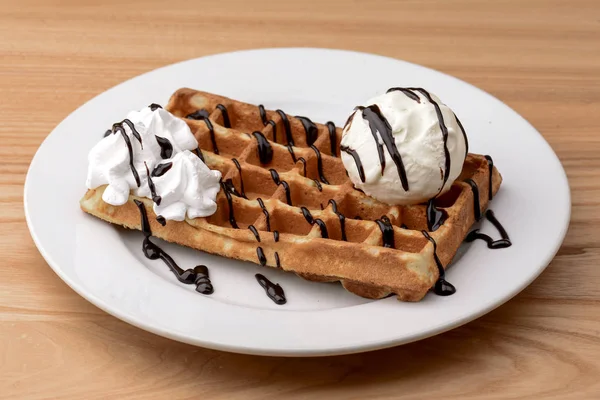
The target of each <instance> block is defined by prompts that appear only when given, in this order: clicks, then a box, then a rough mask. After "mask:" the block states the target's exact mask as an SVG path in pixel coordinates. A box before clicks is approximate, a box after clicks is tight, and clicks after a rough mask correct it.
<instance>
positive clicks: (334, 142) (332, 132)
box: [326, 121, 337, 157]
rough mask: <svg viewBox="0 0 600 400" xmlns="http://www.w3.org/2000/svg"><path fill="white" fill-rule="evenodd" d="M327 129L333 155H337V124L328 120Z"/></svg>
mask: <svg viewBox="0 0 600 400" xmlns="http://www.w3.org/2000/svg"><path fill="white" fill-rule="evenodd" d="M326 125H327V129H328V130H329V146H330V148H331V156H332V157H337V149H336V147H337V133H336V130H335V124H334V123H333V122H331V121H328V122H327V124H326Z"/></svg>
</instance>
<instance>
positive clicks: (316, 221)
mask: <svg viewBox="0 0 600 400" xmlns="http://www.w3.org/2000/svg"><path fill="white" fill-rule="evenodd" d="M300 209H301V210H302V215H304V219H306V222H308V223H309V224H311V225H314V224H317V225H319V228H320V229H321V237H322V238H324V239H328V238H329V233H328V232H327V225H325V222H323V220H322V219H320V218H313V216H312V214H311V213H310V211H308V208H306V207H300Z"/></svg>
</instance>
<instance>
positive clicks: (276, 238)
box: [273, 231, 279, 243]
mask: <svg viewBox="0 0 600 400" xmlns="http://www.w3.org/2000/svg"><path fill="white" fill-rule="evenodd" d="M273 240H274V241H275V243H277V242H279V231H273Z"/></svg>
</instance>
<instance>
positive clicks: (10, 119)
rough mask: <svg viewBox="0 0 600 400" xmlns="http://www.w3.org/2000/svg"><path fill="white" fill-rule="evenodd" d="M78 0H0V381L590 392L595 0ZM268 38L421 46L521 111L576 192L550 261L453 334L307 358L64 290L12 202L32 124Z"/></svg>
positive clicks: (598, 205)
mask: <svg viewBox="0 0 600 400" xmlns="http://www.w3.org/2000/svg"><path fill="white" fill-rule="evenodd" d="M84 3H86V2H83V1H76V0H71V1H56V0H55V1H38V2H33V1H29V0H18V1H15V0H8V1H6V0H0V32H1V34H0V55H1V57H2V62H1V63H0V90H1V93H2V97H1V100H0V109H1V110H2V114H1V115H2V118H1V123H0V152H1V153H0V156H1V157H0V160H1V164H2V174H1V175H0V222H1V224H2V225H1V226H2V233H1V237H0V246H1V251H2V254H3V260H4V261H3V265H2V268H1V269H0V398H2V399H42V398H44V399H45V398H48V399H50V398H52V399H56V398H61V399H106V398H118V399H142V398H143V399H166V398H190V399H192V398H202V399H271V398H273V399H281V398H284V399H286V398H291V399H309V398H310V399H313V398H327V399H391V398H403V399H422V398H443V399H446V400H449V399H503V398H515V399H516V398H519V399H539V398H551V399H586V398H587V399H592V398H595V399H597V398H600V384H599V381H600V379H599V374H600V340H599V334H600V288H599V283H600V246H599V244H600V243H599V238H600V217H599V215H600V213H599V212H600V131H599V130H600V128H599V126H600V124H599V122H598V118H599V113H600V107H599V104H600V103H599V101H600V83H599V82H600V3H599V2H598V1H597V0H589V1H571V2H567V1H563V0H555V1H541V0H531V1H521V0H495V1H493V2H487V1H476V0H462V1H443V0H439V1H422V2H417V1H405V2H400V1H397V2H392V1H389V2H385V1H371V2H367V1H364V2H348V3H346V4H339V3H337V2H335V1H318V0H317V1H303V2H302V6H300V5H297V6H292V5H291V4H289V3H288V2H284V1H279V2H272V3H273V4H270V5H269V4H267V2H264V1H259V0H255V1H252V2H245V1H241V0H238V1H233V2H228V1H225V0H223V1H211V2H203V3H202V4H200V2H187V3H184V2H178V1H176V0H170V1H163V2H155V3H153V4H151V3H152V2H150V1H130V2H124V1H112V0H104V1H94V2H90V3H96V4H95V5H91V4H90V5H84ZM125 3H131V5H125ZM178 3H180V4H178ZM299 3H300V2H299ZM86 4H87V3H86ZM275 46H314V47H331V48H343V49H351V50H359V51H365V52H373V53H378V54H383V55H387V56H391V57H396V58H401V59H404V60H408V61H412V62H415V63H419V64H423V65H426V66H429V67H432V68H435V69H438V70H441V71H444V72H446V73H449V74H452V75H455V76H457V77H459V78H461V79H464V80H466V81H468V82H470V83H472V84H474V85H477V86H479V87H481V88H482V89H484V90H486V91H488V92H490V93H492V94H493V95H495V96H497V97H498V98H500V99H501V100H503V101H504V102H506V103H507V104H508V105H509V106H511V107H513V108H514V109H515V110H517V112H519V113H521V114H522V115H523V116H525V118H527V119H528V120H529V121H531V123H532V124H533V125H534V126H536V127H537V128H538V129H539V130H540V131H541V132H542V134H543V135H544V137H545V138H546V140H548V142H550V144H551V145H552V147H553V148H554V150H555V151H556V152H557V154H558V156H559V157H560V159H561V161H562V163H563V165H564V166H565V168H566V171H567V174H568V176H569V180H570V184H571V188H572V196H573V211H572V221H571V226H570V230H569V233H568V235H567V238H566V240H565V242H564V245H563V246H562V248H561V250H560V251H559V253H558V256H557V257H556V258H555V259H554V261H553V262H552V264H551V265H550V267H549V268H548V269H547V270H546V272H544V273H543V274H542V276H540V277H539V279H537V280H536V281H535V282H534V283H533V284H532V285H531V286H530V287H529V288H528V289H526V290H525V291H524V292H523V293H521V294H520V295H518V296H517V297H516V298H514V299H513V300H511V301H510V302H508V303H507V304H506V305H504V306H502V307H500V308H499V309H497V310H496V311H494V312H492V313H490V314H488V315H486V316H485V317H482V318H480V319H478V320H477V321H474V322H472V323H470V324H468V325H466V326H463V327H461V328H458V329H455V330H453V331H451V332H448V333H445V334H442V335H439V336H436V337H433V338H430V339H427V340H423V341H421V342H418V343H413V344H409V345H405V346H401V347H397V348H393V349H388V350H381V351H375V352H370V353H366V354H356V355H349V356H341V357H326V358H316V359H293V358H265V357H254V356H245V355H236V354H228V353H222V352H219V351H211V350H205V349H201V348H196V347H192V346H189V345H185V344H180V343H177V342H173V341H171V340H168V339H163V338H161V337H158V336H155V335H153V334H150V333H146V332H144V331H142V330H139V329H137V328H134V327H132V326H129V325H127V324H126V323H124V322H121V321H120V320H117V319H116V318H114V317H112V316H110V315H107V314H106V313H104V312H102V311H100V310H99V309H97V308H96V307H94V306H92V305H91V304H90V303H88V302H87V301H85V300H84V299H83V298H81V297H79V296H78V295H77V294H75V293H74V292H73V291H72V290H71V289H70V288H68V287H67V285H66V284H65V283H63V282H62V281H61V280H60V279H59V278H58V277H57V276H56V275H55V274H54V272H52V270H51V269H50V268H48V266H47V265H46V263H45V262H44V260H43V258H42V257H41V256H40V254H39V252H38V251H37V249H36V247H35V246H34V244H33V242H32V240H31V237H30V236H29V231H28V230H27V227H26V225H25V220H24V215H23V204H22V193H23V181H24V179H25V174H26V172H27V167H28V165H29V162H30V160H31V158H32V156H33V154H34V152H35V151H36V149H37V148H38V146H39V144H40V143H41V142H42V140H43V139H44V138H45V137H46V135H48V133H49V132H50V131H51V130H52V128H54V126H56V124H58V123H59V122H60V121H61V120H62V119H63V118H65V117H66V116H67V115H68V114H69V113H70V112H72V111H73V110H74V109H75V108H76V107H78V106H79V105H81V104H82V103H83V102H85V101H87V100H89V99H90V98H92V97H94V96H95V95H97V94H99V93H101V92H103V91H104V90H106V89H108V88H110V87H111V86H113V85H116V84H118V83H120V82H122V81H123V80H126V79H128V78H131V77H133V76H136V75H138V74H140V73H143V72H146V71H150V70H152V69H154V68H157V67H160V66H163V65H167V64H170V63H173V62H177V61H181V60H185V59H189V58H194V57H199V56H204V55H207V54H213V53H220V52H226V51H231V50H239V49H250V48H257V47H275ZM549 195H551V194H550V193H549ZM49 212H50V210H49Z"/></svg>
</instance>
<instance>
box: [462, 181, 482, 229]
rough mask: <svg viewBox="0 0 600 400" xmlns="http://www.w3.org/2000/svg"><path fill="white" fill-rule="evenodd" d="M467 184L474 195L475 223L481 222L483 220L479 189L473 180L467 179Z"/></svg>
mask: <svg viewBox="0 0 600 400" xmlns="http://www.w3.org/2000/svg"><path fill="white" fill-rule="evenodd" d="M465 183H468V184H469V186H470V187H471V192H472V193H473V212H474V216H475V221H479V220H480V219H481V205H480V204H479V187H478V186H477V184H476V183H475V181H474V180H473V179H470V178H469V179H465Z"/></svg>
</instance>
